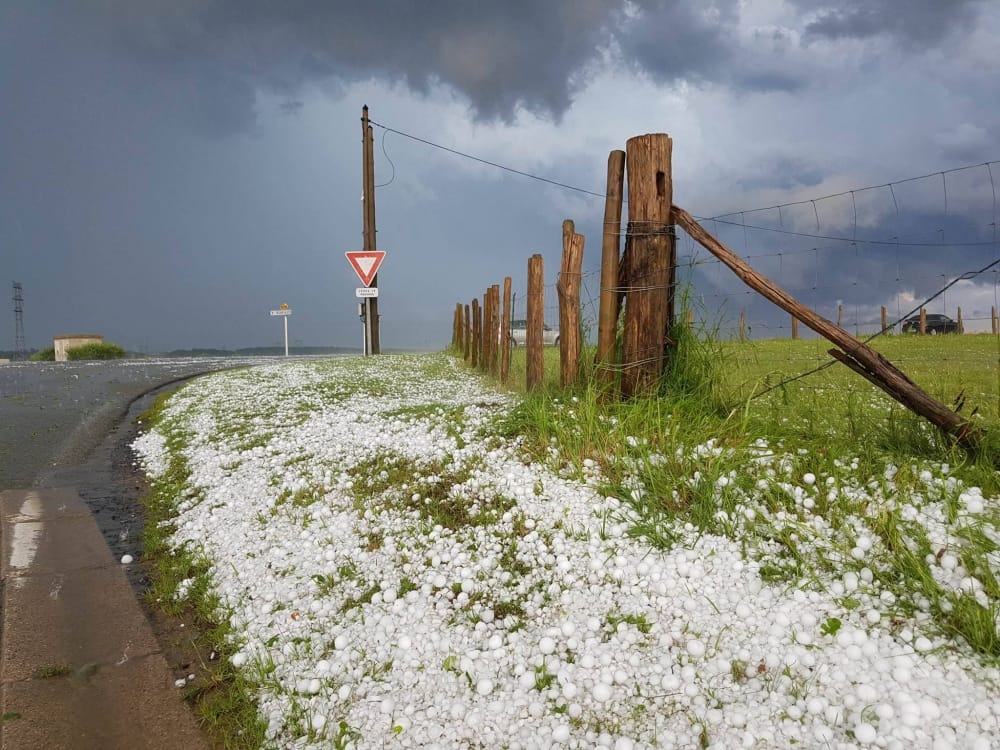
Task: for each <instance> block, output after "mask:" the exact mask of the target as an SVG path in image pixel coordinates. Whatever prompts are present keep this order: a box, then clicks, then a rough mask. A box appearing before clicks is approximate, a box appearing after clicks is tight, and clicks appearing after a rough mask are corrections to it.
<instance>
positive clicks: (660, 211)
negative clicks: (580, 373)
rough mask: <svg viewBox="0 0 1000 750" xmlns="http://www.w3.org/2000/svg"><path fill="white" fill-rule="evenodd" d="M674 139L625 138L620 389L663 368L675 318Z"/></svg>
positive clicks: (636, 387) (645, 381)
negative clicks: (625, 234)
mask: <svg viewBox="0 0 1000 750" xmlns="http://www.w3.org/2000/svg"><path fill="white" fill-rule="evenodd" d="M672 146H673V142H672V141H671V140H670V136H668V135H667V134H665V133H652V134H648V135H639V136H635V137H634V138H629V140H628V142H627V143H626V145H625V160H626V169H627V171H628V240H627V244H629V245H631V247H630V248H628V249H627V250H626V254H628V250H631V256H630V257H629V259H628V262H627V264H626V265H627V269H628V282H627V284H626V285H625V286H627V287H628V289H627V291H626V299H625V350H624V356H623V362H622V367H623V368H624V371H623V372H622V395H624V396H625V397H627V398H628V397H632V396H638V395H642V394H648V393H650V392H652V391H653V390H654V389H655V388H656V387H657V385H658V383H659V380H660V376H661V374H662V373H663V357H664V351H665V346H666V343H667V342H666V334H667V330H668V328H669V326H670V325H671V324H672V323H673V290H672V289H671V279H672V269H673V266H674V252H673V251H674V244H673V242H672V231H671V226H670V224H671V216H670V207H671V202H672V200H673V180H672V178H671V172H670V164H671V151H672Z"/></svg>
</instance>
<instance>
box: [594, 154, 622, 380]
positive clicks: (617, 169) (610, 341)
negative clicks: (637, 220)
mask: <svg viewBox="0 0 1000 750" xmlns="http://www.w3.org/2000/svg"><path fill="white" fill-rule="evenodd" d="M624 184H625V152H624V151H621V150H616V151H612V152H611V153H610V154H609V155H608V192H607V195H606V197H605V199H604V232H603V234H602V237H601V304H600V312H599V314H598V321H597V363H596V364H597V381H598V382H599V383H601V384H602V385H604V387H606V388H610V387H612V386H613V385H614V383H615V371H614V369H613V365H614V363H615V338H616V337H617V335H618V315H619V312H620V310H619V309H618V299H619V297H618V259H619V258H620V257H621V239H620V235H621V230H622V189H623V186H624Z"/></svg>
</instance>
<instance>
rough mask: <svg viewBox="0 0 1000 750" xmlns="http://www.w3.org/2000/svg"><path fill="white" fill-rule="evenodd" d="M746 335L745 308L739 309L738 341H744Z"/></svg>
mask: <svg viewBox="0 0 1000 750" xmlns="http://www.w3.org/2000/svg"><path fill="white" fill-rule="evenodd" d="M746 337H747V309H746V308H745V307H744V308H741V309H740V341H746Z"/></svg>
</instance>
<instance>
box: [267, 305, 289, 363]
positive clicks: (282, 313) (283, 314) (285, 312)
mask: <svg viewBox="0 0 1000 750" xmlns="http://www.w3.org/2000/svg"><path fill="white" fill-rule="evenodd" d="M291 314H292V311H291V310H289V309H288V305H286V304H285V303H284V302H282V303H281V305H279V306H278V309H277V310H271V317H272V318H278V317H280V318H282V319H284V321H285V356H286V357H287V356H288V316H289V315H291Z"/></svg>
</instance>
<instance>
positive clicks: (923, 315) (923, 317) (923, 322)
mask: <svg viewBox="0 0 1000 750" xmlns="http://www.w3.org/2000/svg"><path fill="white" fill-rule="evenodd" d="M926 333H927V311H926V310H925V309H924V308H922V307H921V308H920V335H921V336H923V335H924V334H926Z"/></svg>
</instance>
